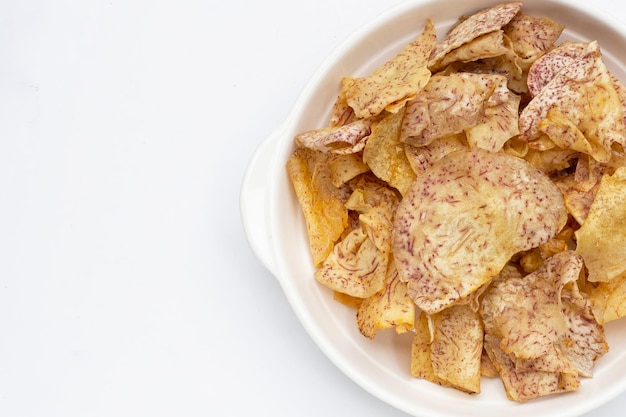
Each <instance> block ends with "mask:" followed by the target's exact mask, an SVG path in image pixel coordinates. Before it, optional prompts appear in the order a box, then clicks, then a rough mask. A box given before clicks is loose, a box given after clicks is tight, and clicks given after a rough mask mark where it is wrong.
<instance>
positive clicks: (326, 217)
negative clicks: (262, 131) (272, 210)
mask: <svg viewBox="0 0 626 417" xmlns="http://www.w3.org/2000/svg"><path fill="white" fill-rule="evenodd" d="M327 157H328V155H326V154H323V153H320V152H317V151H313V150H310V149H306V148H299V149H296V150H295V152H294V153H293V154H292V155H291V156H290V157H289V160H288V161H287V172H288V174H289V178H290V179H291V182H292V184H293V187H294V190H295V192H296V196H297V198H298V202H299V203H300V207H301V209H302V212H303V214H304V220H305V223H306V227H307V233H308V236H309V246H310V251H311V256H312V258H313V263H314V264H315V265H316V266H319V265H320V264H321V263H322V262H323V261H324V259H326V257H327V256H328V255H329V254H330V252H331V251H332V250H333V246H334V245H335V242H336V241H337V239H338V238H339V236H341V234H342V233H343V231H344V229H345V228H346V226H347V225H348V211H347V209H346V208H345V207H344V205H343V200H344V198H345V197H346V196H345V195H344V192H343V191H342V190H340V189H339V188H337V187H335V186H333V184H332V182H331V180H330V173H329V172H328V167H327V165H326V164H325V161H326V159H327Z"/></svg>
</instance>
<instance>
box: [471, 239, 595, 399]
mask: <svg viewBox="0 0 626 417" xmlns="http://www.w3.org/2000/svg"><path fill="white" fill-rule="evenodd" d="M582 266H583V262H582V258H581V257H580V256H578V255H576V254H575V253H574V252H572V251H566V252H561V253H558V254H556V255H554V256H553V257H551V258H549V259H547V260H546V262H545V263H544V264H543V265H542V266H541V267H540V268H539V269H537V270H536V271H535V272H533V273H532V274H529V275H527V276H525V277H523V276H522V275H521V274H520V273H519V272H517V271H516V270H515V269H514V268H506V269H505V271H504V272H503V274H501V276H500V277H498V278H497V279H496V280H494V282H493V283H492V285H491V287H490V288H489V289H488V290H487V292H486V293H485V295H484V298H483V302H482V305H481V317H482V319H483V323H484V325H485V349H486V350H487V352H488V354H489V357H490V358H491V360H492V361H493V362H494V365H495V366H496V368H497V369H498V371H499V373H500V375H501V377H502V381H503V382H504V385H505V389H506V392H507V395H508V396H509V398H511V399H512V400H515V401H520V402H524V401H527V400H530V399H533V398H537V397H540V396H544V395H549V394H553V393H557V392H565V391H571V390H575V389H577V388H578V387H579V386H580V381H579V374H581V375H584V374H585V373H587V372H588V371H589V366H590V365H589V363H593V361H594V360H596V359H597V358H598V357H600V356H602V354H604V353H605V352H606V350H605V348H606V341H605V340H604V333H603V331H602V329H601V328H599V327H598V325H597V323H593V320H589V319H590V315H589V314H590V311H589V304H588V303H587V301H585V299H584V297H583V296H582V295H581V294H580V293H579V292H578V291H577V290H576V289H575V287H574V285H575V284H576V282H577V280H578V277H579V275H580V272H581V270H582ZM537 306H541V308H537ZM578 366H580V368H579V367H578Z"/></svg>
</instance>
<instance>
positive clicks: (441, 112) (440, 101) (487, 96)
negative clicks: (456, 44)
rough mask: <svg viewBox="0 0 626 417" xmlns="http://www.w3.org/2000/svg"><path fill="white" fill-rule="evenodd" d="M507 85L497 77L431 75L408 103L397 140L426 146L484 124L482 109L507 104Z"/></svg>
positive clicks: (466, 74) (501, 76)
mask: <svg viewBox="0 0 626 417" xmlns="http://www.w3.org/2000/svg"><path fill="white" fill-rule="evenodd" d="M506 84H507V80H506V77H505V76H503V75H497V74H473V73H453V74H450V75H434V76H433V77H432V78H431V80H430V82H429V83H428V84H427V85H426V87H424V89H423V90H422V91H421V92H420V93H419V94H418V95H417V97H416V98H415V100H412V101H411V102H409V103H407V107H406V112H405V115H404V120H403V122H402V130H401V133H400V140H401V141H402V142H404V143H407V144H409V145H413V146H425V145H428V144H430V143H431V142H432V141H433V140H436V139H439V138H443V137H446V136H450V135H454V134H458V133H461V132H463V131H464V130H466V129H469V128H470V127H472V126H475V125H476V124H478V123H480V122H481V121H482V120H483V118H484V116H485V111H484V109H485V107H488V106H495V105H498V104H500V103H501V102H503V101H504V100H506V98H507V97H506V95H505V94H508V90H506ZM502 87H504V92H503V91H502V90H503V89H502ZM496 93H497V94H496ZM492 96H493V97H492Z"/></svg>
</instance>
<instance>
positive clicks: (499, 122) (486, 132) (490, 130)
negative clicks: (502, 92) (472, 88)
mask: <svg viewBox="0 0 626 417" xmlns="http://www.w3.org/2000/svg"><path fill="white" fill-rule="evenodd" d="M520 100H521V98H520V96H518V95H515V94H509V97H508V100H506V101H505V102H504V103H502V104H499V105H497V106H493V107H487V108H486V109H485V119H484V120H482V121H481V122H480V123H478V124H477V125H475V126H472V127H470V128H469V129H467V130H465V134H466V136H467V143H468V144H469V146H470V147H471V148H481V149H485V150H487V151H491V152H498V151H500V150H501V149H502V147H503V146H504V144H505V143H506V142H507V141H508V140H509V139H511V138H512V137H514V136H516V135H517V134H519V127H518V109H519V104H520Z"/></svg>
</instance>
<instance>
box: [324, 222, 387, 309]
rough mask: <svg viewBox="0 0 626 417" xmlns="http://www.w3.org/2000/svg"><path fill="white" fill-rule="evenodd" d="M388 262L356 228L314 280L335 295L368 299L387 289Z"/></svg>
mask: <svg viewBox="0 0 626 417" xmlns="http://www.w3.org/2000/svg"><path fill="white" fill-rule="evenodd" d="M388 261H389V256H388V255H385V254H383V253H382V252H380V250H378V248H377V247H376V245H375V244H374V242H372V240H371V239H370V238H369V236H368V234H367V232H366V231H365V230H364V229H363V228H357V229H354V230H352V231H351V232H350V233H349V234H348V235H347V236H346V237H344V238H343V240H341V241H340V242H339V243H337V244H336V245H335V247H334V248H333V251H332V252H331V253H330V255H328V257H327V258H326V260H325V261H324V262H323V264H322V266H321V267H320V268H319V269H317V270H316V271H315V279H317V281H318V282H319V283H320V284H322V285H324V286H326V287H328V288H330V289H332V290H334V291H338V292H342V293H344V294H347V295H350V296H352V297H359V298H367V297H370V296H372V295H374V294H376V293H377V292H379V291H380V290H382V289H383V288H384V285H385V276H386V272H387V265H388Z"/></svg>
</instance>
